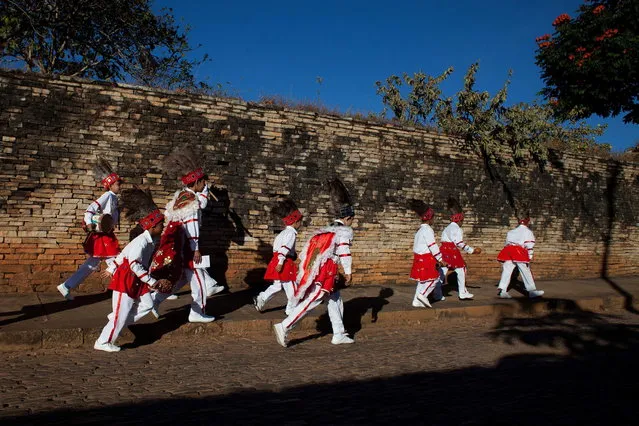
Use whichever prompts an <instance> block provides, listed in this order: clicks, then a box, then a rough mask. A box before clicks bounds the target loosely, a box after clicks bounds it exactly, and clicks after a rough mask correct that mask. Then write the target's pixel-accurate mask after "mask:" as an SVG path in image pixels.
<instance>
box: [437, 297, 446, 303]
mask: <svg viewBox="0 0 639 426" xmlns="http://www.w3.org/2000/svg"><path fill="white" fill-rule="evenodd" d="M444 300H446V297H445V296H442V298H441V299H439V300H438V302H443V301H444Z"/></svg>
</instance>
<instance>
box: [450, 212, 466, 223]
mask: <svg viewBox="0 0 639 426" xmlns="http://www.w3.org/2000/svg"><path fill="white" fill-rule="evenodd" d="M450 220H451V222H455V223H457V222H461V221H462V220H464V213H455V214H454V215H452V216H451V217H450Z"/></svg>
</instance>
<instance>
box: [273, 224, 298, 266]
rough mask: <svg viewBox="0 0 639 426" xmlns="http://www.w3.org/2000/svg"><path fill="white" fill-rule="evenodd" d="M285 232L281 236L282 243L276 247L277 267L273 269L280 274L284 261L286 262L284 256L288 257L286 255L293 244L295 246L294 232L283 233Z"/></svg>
mask: <svg viewBox="0 0 639 426" xmlns="http://www.w3.org/2000/svg"><path fill="white" fill-rule="evenodd" d="M284 232H286V233H285V234H284V235H282V237H283V238H282V241H281V244H280V246H279V247H277V257H278V259H277V266H276V267H275V270H276V271H277V272H282V269H283V266H284V261H285V260H286V256H288V254H289V253H290V252H291V247H293V244H295V233H294V232H290V231H288V230H286V231H284Z"/></svg>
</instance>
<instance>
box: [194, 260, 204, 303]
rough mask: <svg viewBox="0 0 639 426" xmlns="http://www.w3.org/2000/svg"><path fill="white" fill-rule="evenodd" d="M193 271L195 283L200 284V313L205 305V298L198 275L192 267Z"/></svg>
mask: <svg viewBox="0 0 639 426" xmlns="http://www.w3.org/2000/svg"><path fill="white" fill-rule="evenodd" d="M193 273H194V274H195V278H197V285H198V286H200V300H201V301H202V305H200V307H201V308H202V313H204V308H205V307H206V299H205V298H204V293H203V292H202V281H200V276H199V275H198V274H197V269H193Z"/></svg>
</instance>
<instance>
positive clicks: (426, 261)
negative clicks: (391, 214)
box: [410, 202, 445, 308]
mask: <svg viewBox="0 0 639 426" xmlns="http://www.w3.org/2000/svg"><path fill="white" fill-rule="evenodd" d="M414 210H415V211H416V212H417V214H419V215H420V218H421V220H422V222H423V223H422V225H421V226H420V227H419V230H418V231H417V233H416V234H415V239H414V242H413V267H412V269H411V271H410V279H411V280H415V281H417V288H416V289H415V297H414V298H413V307H415V308H425V307H429V308H432V306H431V304H430V302H429V301H428V296H429V295H430V294H431V293H432V292H433V291H435V299H436V300H445V297H444V296H443V295H442V294H441V284H442V280H441V272H440V270H439V266H440V265H444V263H443V260H442V254H441V253H440V251H439V247H438V246H437V242H436V241H435V233H434V232H433V228H431V225H432V224H433V221H434V217H435V212H434V210H433V209H432V208H430V207H428V206H426V205H425V204H424V203H423V202H417V203H416V206H415V207H414Z"/></svg>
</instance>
